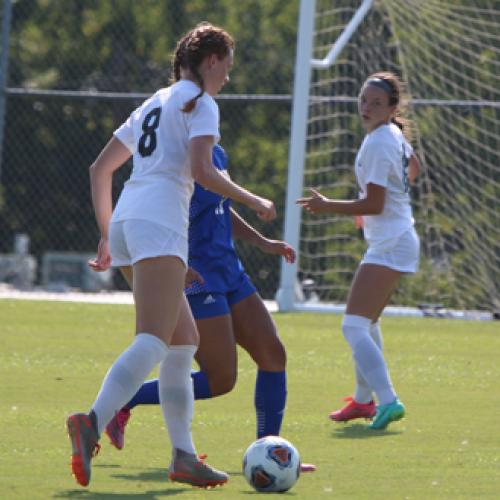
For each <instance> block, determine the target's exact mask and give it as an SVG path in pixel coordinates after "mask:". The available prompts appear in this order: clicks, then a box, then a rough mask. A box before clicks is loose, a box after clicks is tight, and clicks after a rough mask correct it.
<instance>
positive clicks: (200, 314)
mask: <svg viewBox="0 0 500 500" xmlns="http://www.w3.org/2000/svg"><path fill="white" fill-rule="evenodd" d="M256 291H257V289H256V288H255V287H254V286H253V283H252V282H251V281H250V278H249V277H248V276H247V275H246V273H244V274H243V275H242V279H241V282H240V283H239V284H238V287H237V288H235V289H234V290H231V291H229V292H226V293H220V292H204V293H196V294H194V295H187V299H188V301H189V306H190V307H191V311H192V312H193V316H194V319H207V318H214V317H215V316H225V315H226V314H230V313H231V307H232V306H234V304H237V303H238V302H241V301H242V300H243V299H246V298H247V297H249V296H250V295H252V294H254V293H255V292H256Z"/></svg>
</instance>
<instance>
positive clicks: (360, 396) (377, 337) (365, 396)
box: [353, 321, 382, 403]
mask: <svg viewBox="0 0 500 500" xmlns="http://www.w3.org/2000/svg"><path fill="white" fill-rule="evenodd" d="M370 337H371V338H372V339H373V340H374V342H375V344H377V346H378V348H379V349H380V350H382V332H381V330H380V322H379V321H377V322H376V323H370ZM353 361H354V358H353ZM354 366H355V371H356V390H355V392H354V400H355V401H356V402H358V403H369V402H370V401H372V400H373V394H372V393H373V390H372V388H371V387H370V384H369V383H368V382H367V381H366V380H365V377H363V375H362V373H361V372H360V370H359V368H358V365H357V364H356V361H354Z"/></svg>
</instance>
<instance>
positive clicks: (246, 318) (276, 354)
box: [231, 286, 287, 437]
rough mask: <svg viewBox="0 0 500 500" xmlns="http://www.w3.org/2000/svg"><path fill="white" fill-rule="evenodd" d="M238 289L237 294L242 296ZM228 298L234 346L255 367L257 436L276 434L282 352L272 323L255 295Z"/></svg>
mask: <svg viewBox="0 0 500 500" xmlns="http://www.w3.org/2000/svg"><path fill="white" fill-rule="evenodd" d="M242 290H244V287H242V288H240V290H239V291H238V292H235V293H239V294H240V295H241V294H244V292H243V291H242ZM254 290H255V289H254V288H253V286H252V288H248V291H249V292H251V293H250V295H247V296H246V297H243V298H241V299H240V297H238V296H233V297H232V303H231V316H232V319H233V326H234V332H235V337H236V341H237V343H238V344H239V345H240V346H241V347H243V349H245V350H246V351H247V352H248V353H249V354H250V356H251V357H252V359H253V360H254V361H255V363H256V365H257V380H256V384H255V409H256V413H257V437H263V436H267V435H279V433H280V429H281V423H282V420H283V415H284V412H285V406H286V395H287V386H286V352H285V348H284V346H283V344H282V342H281V340H280V338H279V336H278V333H277V331H276V326H275V324H274V321H273V319H272V317H271V315H270V314H269V312H268V310H267V309H266V306H265V304H264V302H263V301H262V299H261V298H260V296H259V295H258V293H256V292H255V291H254Z"/></svg>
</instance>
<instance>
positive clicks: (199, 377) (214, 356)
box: [187, 293, 237, 399]
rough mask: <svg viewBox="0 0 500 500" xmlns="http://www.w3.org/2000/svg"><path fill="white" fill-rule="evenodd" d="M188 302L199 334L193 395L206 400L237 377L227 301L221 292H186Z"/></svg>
mask: <svg viewBox="0 0 500 500" xmlns="http://www.w3.org/2000/svg"><path fill="white" fill-rule="evenodd" d="M187 298H188V301H189V305H190V307H191V310H192V312H193V316H194V318H195V320H196V326H197V328H198V331H199V333H200V345H199V347H198V351H197V352H196V356H195V359H196V362H197V363H198V365H199V367H200V369H199V371H197V372H194V373H192V377H193V383H194V386H195V398H196V399H207V398H211V397H216V396H221V395H222V394H226V393H228V392H230V391H231V390H232V389H233V387H234V385H235V383H236V377H237V352H236V342H235V339H234V332H233V324H232V321H231V316H230V309H229V304H228V302H227V297H226V295H225V294H221V293H201V294H195V295H189V296H188V297H187Z"/></svg>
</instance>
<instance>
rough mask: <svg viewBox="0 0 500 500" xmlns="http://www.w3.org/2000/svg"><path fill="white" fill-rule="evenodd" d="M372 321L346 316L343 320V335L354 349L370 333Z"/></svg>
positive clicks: (361, 317) (360, 317)
mask: <svg viewBox="0 0 500 500" xmlns="http://www.w3.org/2000/svg"><path fill="white" fill-rule="evenodd" d="M370 324H371V321H370V319H369V318H365V317H363V316H357V315H353V314H346V315H345V316H344V318H343V320H342V334H343V335H344V338H345V339H346V341H347V342H348V343H349V345H350V346H351V347H352V348H353V349H354V347H355V346H356V344H357V343H358V342H359V341H360V340H362V339H363V338H364V337H366V336H368V335H369V334H370V333H369V332H370Z"/></svg>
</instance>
